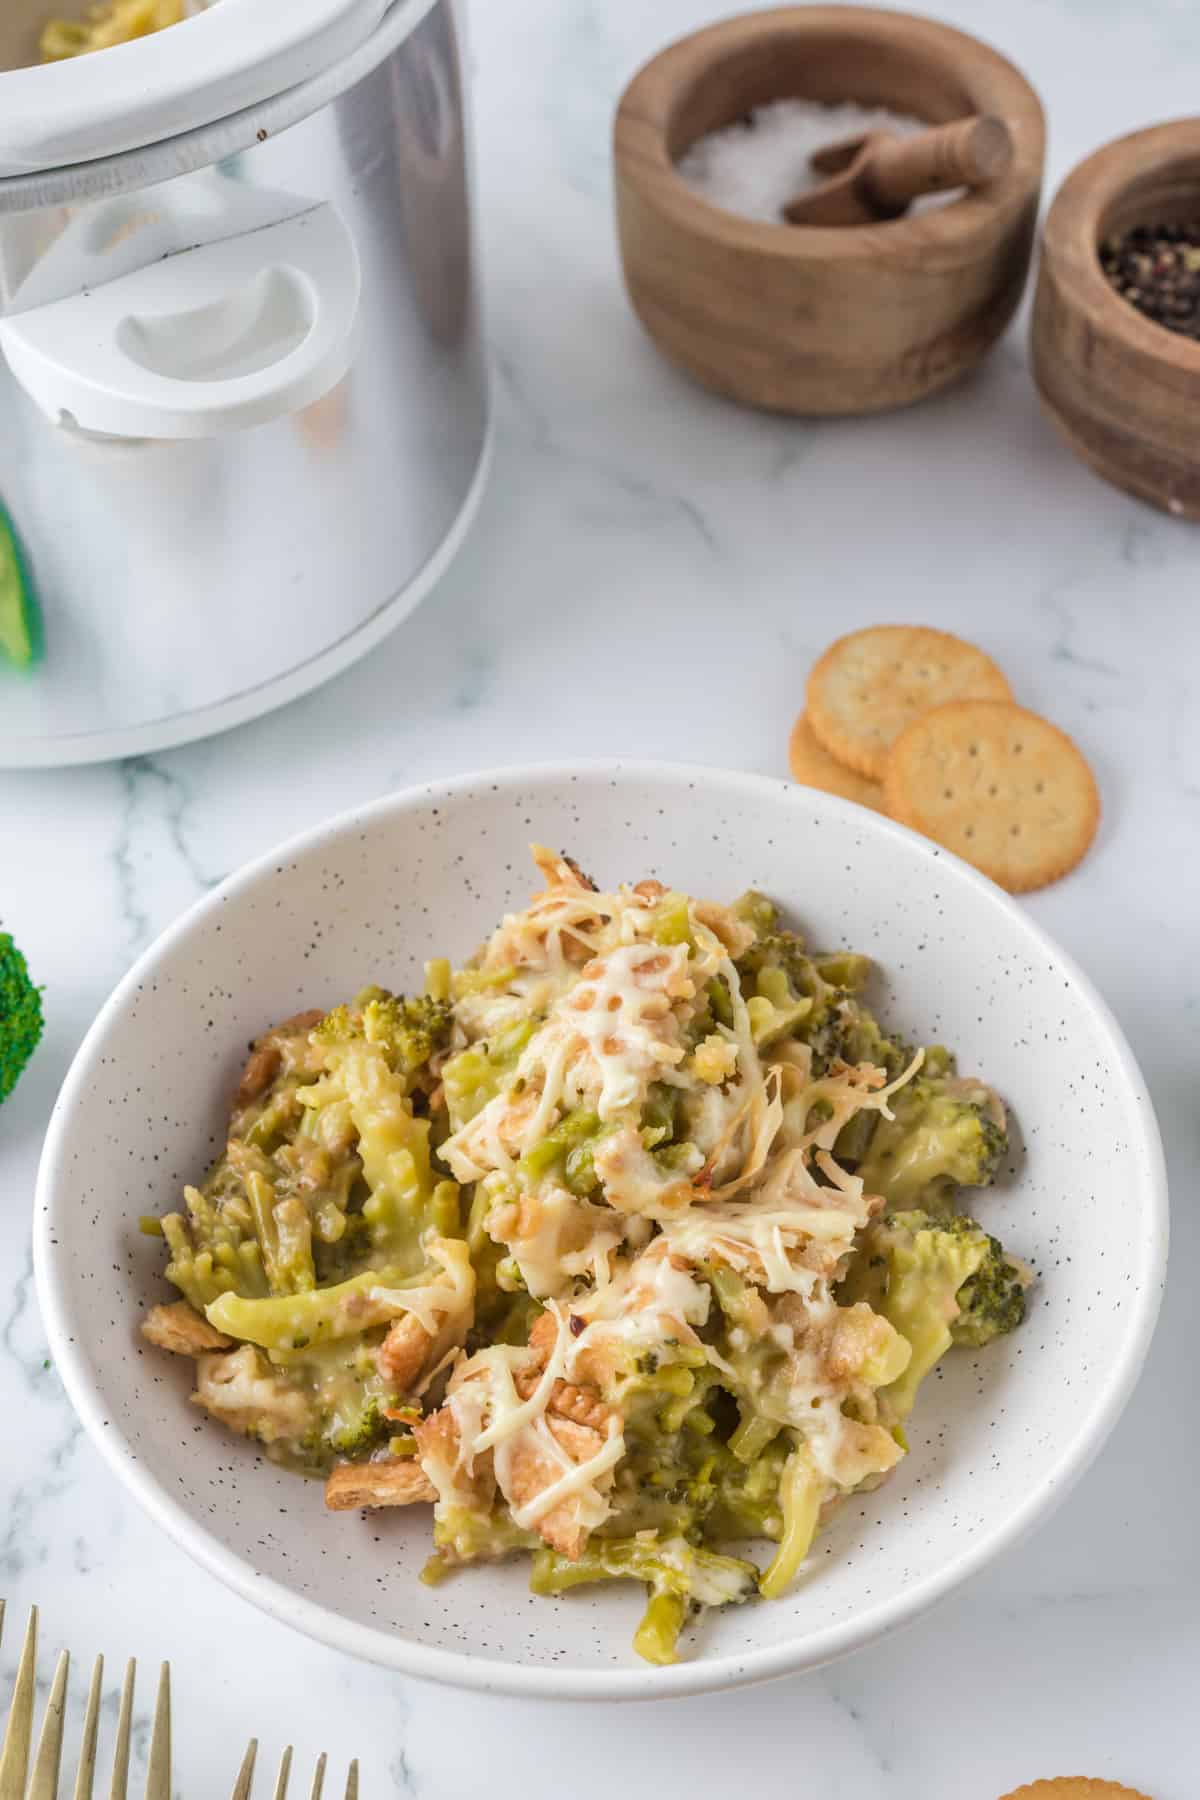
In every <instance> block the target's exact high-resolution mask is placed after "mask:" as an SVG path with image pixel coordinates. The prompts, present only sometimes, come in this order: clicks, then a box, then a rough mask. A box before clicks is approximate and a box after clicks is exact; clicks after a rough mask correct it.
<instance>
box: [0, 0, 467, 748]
mask: <svg viewBox="0 0 1200 1800" xmlns="http://www.w3.org/2000/svg"><path fill="white" fill-rule="evenodd" d="M73 7H74V10H82V6H81V5H77V4H75V0H67V3H66V4H65V5H64V0H4V4H3V8H2V9H0V503H2V504H3V507H4V509H5V512H6V514H7V515H8V519H9V521H10V522H11V526H12V529H13V531H14V533H15V535H16V537H17V539H18V541H19V543H20V546H21V550H22V553H23V555H22V560H23V562H24V563H25V565H26V566H27V567H28V568H29V569H30V570H31V572H32V583H33V587H34V590H35V592H36V595H37V598H38V602H39V605H40V610H41V619H42V628H43V633H44V652H43V655H42V657H41V660H40V661H39V662H38V663H37V664H36V665H35V666H34V667H33V668H31V669H29V670H25V671H23V670H18V669H13V668H0V767H10V768H11V767H20V766H35V765H36V766H47V765H51V764H62V763H70V762H84V761H90V760H95V759H98V758H103V757H111V756H119V755H127V754H135V753H141V752H147V751H151V750H154V749H158V748H161V747H163V746H164V745H167V744H174V743H179V742H183V741H185V740H187V739H189V738H195V737H199V736H203V735H205V734H207V733H208V732H211V731H214V730H218V729H221V728H224V727H226V726H229V725H233V724H236V723H239V722H241V721H243V720H245V719H248V718H250V717H253V716H254V715H256V714H258V713H261V712H264V711H266V710H267V709H268V708H270V707H272V706H275V705H277V704H279V703H281V702H282V701H285V700H287V699H289V698H291V697H293V696H295V695H297V694H300V693H302V692H304V691H305V690H306V689H308V688H311V687H313V686H314V685H316V683H318V682H319V681H321V680H323V679H325V678H326V677H328V676H329V675H331V674H333V673H334V672H336V671H337V670H338V669H340V668H342V667H344V666H345V665H346V664H348V663H349V662H351V661H352V660H353V659H354V658H355V657H358V656H361V655H362V654H363V653H364V652H365V651H367V650H368V649H370V648H371V646H372V645H374V644H375V643H377V642H378V641H379V639H380V638H381V637H382V636H383V635H384V634H385V633H386V632H387V631H388V630H389V629H390V628H391V627H392V626H394V625H395V624H396V623H397V622H398V621H399V620H400V619H401V618H403V617H404V615H405V614H406V613H407V612H408V611H409V610H410V609H411V608H412V607H413V606H414V605H415V604H416V602H417V600H418V599H419V598H420V597H421V595H422V594H423V593H424V592H425V591H426V590H427V589H428V587H429V586H430V585H431V584H432V582H433V581H434V580H435V579H436V577H437V575H438V574H439V573H440V571H441V570H442V568H443V567H444V566H445V564H446V563H447V561H448V560H449V558H450V556H451V555H452V554H453V551H454V549H455V547H456V546H457V544H458V542H459V541H460V539H461V537H462V536H463V534H464V532H465V529H466V525H467V522H468V521H469V518H470V516H471V514H472V511H473V509H474V506H475V504H476V502H477V499H478V497H479V494H480V491H481V487H482V483H483V479H484V473H485V469H486V464H487V459H488V447H489V395H488V374H487V366H486V359H485V355H484V349H483V342H482V334H481V324H480V316H479V304H478V294H477V289H476V271H475V258H474V250H473V243H472V232H471V211H470V193H469V170H468V160H469V159H468V131H467V119H466V106H465V100H464V89H463V75H462V62H461V55H460V44H459V36H458V31H457V25H456V16H455V11H454V7H453V4H452V0H433V3H432V4H431V3H430V0H395V3H394V4H391V5H388V4H387V0H286V4H283V5H281V4H279V0H212V3H211V4H209V5H208V6H206V7H203V8H202V9H201V10H199V11H197V12H195V13H194V15H193V16H191V17H188V18H186V19H185V20H184V21H183V22H182V23H180V24H178V25H174V26H172V27H170V28H169V29H168V30H166V31H162V32H159V33H157V34H155V35H153V36H149V37H144V38H141V39H138V40H136V41H134V42H132V43H128V44H120V45H117V46H115V47H113V48H110V49H105V50H101V51H98V52H95V53H93V54H90V55H85V56H80V57H76V58H72V59H71V60H69V61H66V62H61V63H55V64H51V65H47V66H40V65H38V63H37V61H36V57H37V43H38V37H39V32H40V30H41V28H42V26H43V24H44V23H45V19H46V15H47V14H48V13H50V12H51V11H53V12H56V13H62V12H63V11H67V12H70V11H71V10H72V9H73Z"/></svg>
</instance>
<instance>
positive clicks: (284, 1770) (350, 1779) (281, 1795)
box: [0, 1738, 358, 1800]
mask: <svg viewBox="0 0 1200 1800" xmlns="http://www.w3.org/2000/svg"><path fill="white" fill-rule="evenodd" d="M257 1755H258V1739H257V1738H251V1739H250V1742H249V1743H248V1744H247V1746H246V1754H245V1756H244V1757H243V1758H242V1766H241V1769H240V1770H239V1772H238V1778H237V1781H236V1783H235V1784H234V1789H233V1794H232V1797H231V1800H250V1793H251V1789H252V1788H253V1786H254V1761H255V1758H256V1757H257ZM291 1773H292V1746H291V1745H290V1744H289V1745H288V1747H287V1749H286V1750H285V1751H284V1753H283V1756H282V1758H281V1760H280V1764H279V1774H278V1775H277V1776H276V1777H275V1793H274V1796H273V1800H287V1791H288V1781H289V1779H290V1777H291ZM324 1788H325V1752H324V1751H322V1752H321V1754H320V1756H318V1758H317V1766H316V1768H315V1769H314V1770H313V1778H312V1786H311V1787H310V1788H309V1790H308V1800H321V1795H322V1793H323V1791H324ZM0 1800H4V1796H3V1795H2V1794H0ZM344 1800H358V1764H357V1762H352V1763H351V1764H350V1772H349V1774H348V1775H347V1777H346V1793H345V1796H344Z"/></svg>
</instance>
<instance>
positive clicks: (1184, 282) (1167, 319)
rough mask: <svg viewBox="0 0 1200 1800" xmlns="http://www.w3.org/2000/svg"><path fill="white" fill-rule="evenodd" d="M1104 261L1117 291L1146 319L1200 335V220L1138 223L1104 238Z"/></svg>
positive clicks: (1102, 246) (1192, 336)
mask: <svg viewBox="0 0 1200 1800" xmlns="http://www.w3.org/2000/svg"><path fill="white" fill-rule="evenodd" d="M1100 266H1101V268H1102V269H1103V270H1104V273H1105V275H1106V277H1107V278H1108V281H1109V284H1110V286H1111V287H1112V288H1113V289H1114V290H1115V291H1116V293H1118V294H1119V295H1120V296H1121V298H1122V299H1123V300H1127V301H1128V302H1129V304H1130V306H1135V307H1136V308H1137V310H1138V311H1139V312H1140V313H1141V314H1142V315H1143V316H1144V317H1145V318H1147V319H1151V320H1153V322H1154V323H1155V324H1156V325H1162V326H1163V327H1165V329H1166V330H1167V331H1175V332H1179V333H1180V334H1181V335H1182V336H1184V337H1190V338H1196V339H1197V340H1200V221H1195V222H1193V223H1190V224H1187V225H1136V226H1134V228H1133V230H1132V231H1127V232H1125V233H1124V235H1123V236H1121V237H1110V238H1106V239H1105V241H1104V243H1103V244H1102V245H1101V247H1100Z"/></svg>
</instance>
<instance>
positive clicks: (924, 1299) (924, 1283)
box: [838, 1211, 1029, 1424]
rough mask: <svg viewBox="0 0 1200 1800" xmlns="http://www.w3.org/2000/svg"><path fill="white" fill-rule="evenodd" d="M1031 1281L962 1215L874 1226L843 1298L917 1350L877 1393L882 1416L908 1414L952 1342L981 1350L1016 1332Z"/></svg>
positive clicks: (896, 1219) (896, 1418)
mask: <svg viewBox="0 0 1200 1800" xmlns="http://www.w3.org/2000/svg"><path fill="white" fill-rule="evenodd" d="M1028 1279H1029V1277H1028V1274H1027V1272H1026V1271H1025V1270H1024V1269H1023V1268H1022V1266H1021V1265H1020V1264H1019V1263H1017V1262H1016V1261H1014V1259H1012V1258H1011V1257H1008V1256H1006V1255H1005V1253H1004V1250H1003V1248H1002V1246H1001V1245H1000V1244H999V1243H998V1242H997V1240H996V1239H995V1238H994V1237H991V1236H989V1234H988V1233H987V1232H986V1231H984V1230H983V1228H982V1227H981V1226H979V1225H977V1224H976V1223H975V1220H974V1219H970V1218H967V1217H966V1216H965V1215H963V1214H959V1215H956V1216H954V1217H951V1218H948V1219H937V1218H933V1217H931V1215H930V1214H929V1213H926V1212H921V1211H912V1212H901V1213H894V1214H892V1215H891V1216H890V1217H885V1218H882V1219H877V1220H876V1221H875V1222H874V1223H873V1224H871V1225H869V1226H868V1227H867V1229H866V1230H865V1231H864V1232H863V1234H862V1237H861V1239H860V1240H859V1247H858V1250H857V1252H856V1254H855V1257H854V1261H853V1262H852V1263H851V1265H850V1269H849V1271H848V1273H847V1275H846V1278H845V1280H844V1281H843V1282H842V1284H841V1287H840V1289H839V1291H838V1299H839V1300H840V1302H841V1303H842V1304H843V1305H846V1304H852V1303H854V1302H856V1301H861V1300H865V1301H866V1302H867V1303H868V1305H870V1306H871V1307H873V1308H874V1310H875V1311H876V1312H878V1313H881V1314H882V1315H883V1317H884V1318H885V1319H887V1320H888V1322H889V1324H891V1325H893V1326H894V1327H895V1329H896V1330H897V1331H898V1332H899V1333H900V1335H901V1336H902V1337H905V1338H907V1339H908V1342H909V1344H910V1345H911V1346H912V1359H911V1361H910V1362H909V1364H908V1367H907V1368H906V1369H905V1371H904V1373H903V1374H902V1375H901V1376H900V1377H899V1378H898V1379H897V1380H896V1381H894V1382H892V1384H891V1385H890V1387H887V1388H884V1389H881V1390H880V1393H879V1400H880V1405H881V1409H882V1413H883V1416H885V1417H886V1418H887V1420H888V1421H889V1422H891V1423H894V1424H900V1423H902V1422H903V1420H904V1419H906V1418H907V1417H908V1415H909V1413H910V1412H911V1411H912V1408H913V1403H914V1401H915V1400H916V1396H917V1389H918V1387H919V1386H920V1384H921V1382H922V1381H923V1380H924V1379H925V1377H926V1375H928V1374H929V1372H930V1370H931V1369H932V1368H933V1367H934V1365H935V1364H936V1363H937V1362H939V1361H940V1360H941V1358H942V1357H943V1356H944V1355H945V1353H946V1351H947V1350H948V1349H949V1348H950V1346H951V1345H952V1344H966V1345H973V1346H977V1345H980V1344H985V1343H987V1342H988V1341H989V1340H990V1339H991V1338H993V1337H997V1336H999V1335H1000V1334H1001V1333H1003V1332H1007V1331H1014V1330H1015V1329H1016V1327H1017V1326H1018V1325H1019V1324H1020V1323H1021V1321H1022V1320H1023V1319H1024V1317H1025V1288H1026V1285H1027V1283H1028Z"/></svg>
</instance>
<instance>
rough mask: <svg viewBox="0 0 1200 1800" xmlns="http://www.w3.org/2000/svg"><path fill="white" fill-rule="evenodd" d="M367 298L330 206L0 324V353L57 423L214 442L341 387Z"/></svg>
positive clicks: (350, 243)
mask: <svg viewBox="0 0 1200 1800" xmlns="http://www.w3.org/2000/svg"><path fill="white" fill-rule="evenodd" d="M361 290H362V272H361V269H360V265H359V260H358V252H357V250H356V249H355V245H354V240H353V238H352V237H351V235H350V232H349V231H348V230H347V228H346V226H345V224H344V222H343V221H342V219H341V218H340V217H339V215H338V213H337V211H336V210H335V208H334V207H332V206H331V205H329V204H327V203H324V202H322V203H319V204H317V205H314V206H312V207H310V208H309V209H308V210H306V211H303V212H300V213H297V214H295V215H293V216H292V217H290V218H286V219H282V220H279V221H278V222H276V223H274V224H271V225H267V226H264V227H262V228H261V229H259V230H257V231H249V232H245V233H243V234H241V235H239V236H237V237H230V238H225V239H222V240H220V241H219V242H216V243H208V244H202V245H201V246H200V247H199V248H197V249H194V250H185V251H180V252H178V253H177V254H175V255H173V256H168V257H166V259H165V260H163V261H161V262H157V263H154V264H152V265H151V266H149V267H145V268H139V269H136V270H135V271H133V272H132V273H130V274H126V275H122V276H119V277H118V278H117V279H116V280H113V281H108V282H105V283H104V284H103V285H101V286H98V287H95V288H92V289H85V290H84V291H83V292H81V293H75V294H72V295H70V296H69V297H68V298H66V299H62V300H54V301H50V302H49V303H48V304H46V305H42V306H35V307H33V308H31V309H30V310H28V311H23V312H18V313H16V314H14V315H13V316H12V317H11V318H8V319H4V320H0V347H2V348H3V350H4V354H5V356H6V357H7V359H8V364H9V367H10V369H11V370H12V372H13V374H14V375H15V376H16V378H17V380H18V381H19V382H20V383H21V384H22V386H23V387H24V388H25V389H26V390H27V391H28V393H30V394H31V395H32V396H33V398H34V400H35V401H36V402H37V404H38V406H40V407H41V409H42V411H43V412H44V413H46V414H47V415H48V416H49V417H50V418H51V419H53V420H54V421H55V422H56V423H65V424H69V425H75V426H78V427H79V428H80V429H82V430H84V431H88V432H95V433H99V434H103V435H105V436H109V437H126V438H130V437H132V438H199V437H211V436H215V435H217V434H218V433H222V432H228V431H241V430H244V429H246V428H247V427H248V426H251V425H262V424H265V423H266V422H267V421H268V420H270V419H276V418H279V417H281V416H282V415H283V414H286V413H290V412H294V411H297V410H298V409H300V408H302V407H305V406H309V405H311V404H312V402H313V401H314V400H319V399H320V398H321V396H322V395H323V394H326V393H328V391H329V389H330V388H332V387H334V386H336V384H337V383H338V382H339V381H340V380H341V378H342V376H343V375H344V374H345V373H346V371H347V369H348V368H349V367H350V363H351V360H352V358H353V355H354V344H355V335H356V328H357V322H358V310H359V300H360V296H361Z"/></svg>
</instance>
